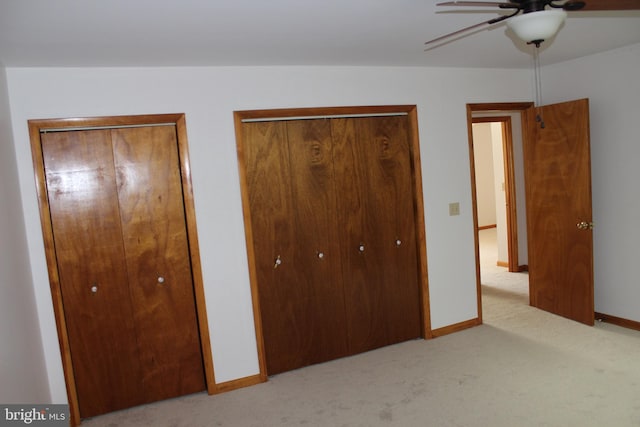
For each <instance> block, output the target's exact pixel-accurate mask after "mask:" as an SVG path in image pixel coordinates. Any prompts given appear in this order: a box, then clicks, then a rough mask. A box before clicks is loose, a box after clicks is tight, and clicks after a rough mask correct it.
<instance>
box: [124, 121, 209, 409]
mask: <svg viewBox="0 0 640 427" xmlns="http://www.w3.org/2000/svg"><path fill="white" fill-rule="evenodd" d="M112 138H113V152H114V163H115V169H116V173H117V175H116V178H117V185H118V201H119V205H120V213H121V220H122V229H123V236H124V249H125V254H126V260H127V269H128V272H129V285H130V293H131V298H132V301H133V304H134V319H135V324H136V327H137V340H138V347H139V355H140V363H141V366H142V383H143V384H144V390H145V400H146V401H148V402H152V401H156V400H161V399H166V398H170V397H175V396H180V395H184V394H189V393H194V392H198V391H202V390H204V388H205V383H204V370H203V361H202V353H201V347H200V339H199V335H198V325H197V319H196V308H195V300H194V292H193V278H192V275H191V265H190V257H189V248H188V239H187V233H186V224H185V217H184V205H183V199H182V186H181V176H180V169H179V161H178V150H177V140H176V133H175V128H174V127H173V126H154V127H142V128H122V129H114V130H112Z"/></svg>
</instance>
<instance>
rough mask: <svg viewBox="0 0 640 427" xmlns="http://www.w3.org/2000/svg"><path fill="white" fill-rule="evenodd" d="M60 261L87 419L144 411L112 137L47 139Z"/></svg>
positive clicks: (79, 135)
mask: <svg viewBox="0 0 640 427" xmlns="http://www.w3.org/2000/svg"><path fill="white" fill-rule="evenodd" d="M42 152H43V157H44V164H45V174H46V181H47V191H48V197H49V206H50V210H51V221H52V227H53V235H54V241H55V248H56V261H57V264H58V272H59V276H60V287H61V291H62V295H63V298H64V310H65V318H66V325H67V333H68V335H69V344H70V347H71V358H72V361H73V370H74V377H75V385H76V388H77V390H78V404H79V407H80V414H81V415H82V416H83V417H88V416H92V415H97V414H102V413H105V412H109V411H111V410H115V409H120V408H124V407H127V406H133V405H137V404H142V403H143V402H144V393H143V389H142V383H140V382H133V383H132V381H131V378H139V377H140V372H141V368H140V361H139V357H138V345H137V343H136V333H135V325H134V323H133V320H132V319H133V306H132V304H131V299H130V296H129V286H128V281H129V279H128V275H127V268H126V262H125V253H124V248H123V246H122V225H121V222H120V212H119V207H118V198H117V197H116V194H117V189H116V177H115V170H114V168H113V151H112V144H111V135H110V131H108V130H100V131H88V132H85V131H82V132H81V131H77V132H53V133H45V134H43V135H42Z"/></svg>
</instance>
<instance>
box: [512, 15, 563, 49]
mask: <svg viewBox="0 0 640 427" xmlns="http://www.w3.org/2000/svg"><path fill="white" fill-rule="evenodd" d="M566 17H567V12H565V11H564V10H540V11H538V12H529V13H524V14H522V15H518V16H514V17H513V18H511V19H509V20H508V21H507V26H508V27H509V28H511V30H512V31H513V32H514V33H516V35H517V36H518V37H519V38H520V39H521V40H522V41H525V42H527V43H535V42H538V43H540V42H541V41H543V40H547V39H549V38H551V37H553V36H554V35H556V33H557V32H558V30H559V29H560V26H561V25H562V23H563V22H564V20H565V19H566Z"/></svg>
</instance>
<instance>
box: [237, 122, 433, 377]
mask: <svg viewBox="0 0 640 427" xmlns="http://www.w3.org/2000/svg"><path fill="white" fill-rule="evenodd" d="M242 132H243V144H242V150H241V151H242V153H243V158H242V161H243V164H244V169H245V174H246V191H247V195H248V209H249V211H250V218H251V230H252V237H251V241H252V244H253V253H254V254H255V271H256V280H257V288H258V295H259V307H260V314H261V322H262V334H263V338H264V351H265V359H266V370H267V373H268V374H269V375H273V374H276V373H279V372H283V371H287V370H292V369H296V368H299V367H302V366H306V365H310V364H314V363H319V362H323V361H327V360H331V359H335V358H338V357H342V356H347V355H351V354H356V353H360V352H364V351H367V350H370V349H373V348H377V347H381V346H384V345H389V344H393V343H397V342H401V341H405V340H408V339H413V338H418V337H420V336H421V333H422V329H421V299H420V284H419V279H418V277H419V273H418V255H417V251H416V236H415V218H414V214H415V206H414V199H413V194H414V193H413V186H412V180H411V177H412V175H411V173H412V169H411V167H412V166H411V160H410V155H411V154H410V147H409V138H408V129H407V118H406V116H389V117H361V118H331V119H328V118H326V119H325V118H319V119H303V120H283V121H260V122H250V123H243V124H242Z"/></svg>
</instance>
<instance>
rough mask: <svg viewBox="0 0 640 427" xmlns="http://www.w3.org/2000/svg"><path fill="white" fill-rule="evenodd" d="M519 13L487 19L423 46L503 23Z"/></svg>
mask: <svg viewBox="0 0 640 427" xmlns="http://www.w3.org/2000/svg"><path fill="white" fill-rule="evenodd" d="M519 11H520V10H516V12H515V13H512V14H511V15H502V16H499V17H497V18H493V19H489V20H488V21H484V22H480V23H479V24H475V25H471V26H469V27H465V28H462V29H461V30H458V31H454V32H453V33H449V34H445V35H444V36H440V37H436V38H435V39H433V40H429V41H428V42H425V43H424V44H425V45H429V44H433V43H437V42H439V41H442V40H445V39H448V38H451V37H455V36H457V35H458V34H462V33H466V32H467V31H471V30H474V29H476V28H480V27H482V26H484V25H492V24H495V23H497V22H500V21H504V20H505V19H507V18H511V17H512V16H514V15H516V14H517V13H518V12H519ZM429 49H432V48H427V49H426V50H429Z"/></svg>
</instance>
